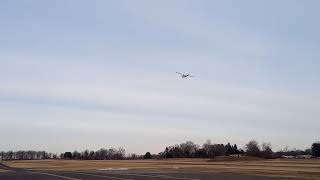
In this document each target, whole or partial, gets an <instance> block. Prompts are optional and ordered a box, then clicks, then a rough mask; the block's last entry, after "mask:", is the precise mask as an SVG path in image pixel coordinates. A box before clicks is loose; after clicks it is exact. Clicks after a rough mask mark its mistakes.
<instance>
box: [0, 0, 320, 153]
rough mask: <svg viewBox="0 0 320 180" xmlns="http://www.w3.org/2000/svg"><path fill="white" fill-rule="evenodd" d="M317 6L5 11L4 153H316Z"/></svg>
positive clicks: (76, 3) (13, 0) (264, 2)
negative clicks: (227, 147) (259, 148)
mask: <svg viewBox="0 0 320 180" xmlns="http://www.w3.org/2000/svg"><path fill="white" fill-rule="evenodd" d="M319 6H320V2H319V1H316V0H314V1H312V0H306V1H300V0H281V1H278V0H277V1H276V0H274V1H272V0H259V1H256V0H250V1H249V0H243V1H236V0H233V1H227V0H226V1H211V0H210V1H204V0H193V1H191V0H184V1H183V0H161V1H160V0H159V1H149V0H148V1H147V0H146V1H139V0H135V1H131V0H127V1H124V0H120V1H119V0H117V1H104V0H101V1H94V0H87V1H84V0H56V1H44V0H2V1H0V115H1V118H0V124H1V126H0V142H1V146H0V149H1V150H11V149H13V150H18V149H35V150H40V149H44V150H48V151H53V152H63V151H66V150H74V149H78V150H83V149H85V148H90V149H98V148H101V147H111V146H113V147H119V146H123V147H125V149H126V150H127V152H129V153H132V152H136V153H144V152H145V151H151V152H152V153H157V152H160V151H161V150H163V149H164V147H165V146H166V145H170V144H176V143H180V142H183V141H185V140H192V141H194V142H196V143H199V144H202V143H203V142H204V141H205V140H206V139H212V141H213V142H216V143H226V142H229V141H230V142H231V143H237V144H238V146H239V147H242V146H244V144H245V143H246V142H248V141H249V140H251V139H252V138H254V139H256V140H258V141H260V142H263V141H265V142H272V144H273V146H274V149H276V150H277V149H280V148H283V147H284V146H287V145H288V146H289V147H291V148H294V147H296V148H301V149H304V148H308V147H309V146H310V145H311V143H312V142H313V141H316V140H319V139H320V135H319V129H320V121H319V118H320V101H319V100H320V96H319V95H320V93H319V92H320V91H319V90H320V81H319V76H320V73H319V68H320V61H319V58H320V46H319V43H320V35H319V32H320V24H319V23H318V21H319V20H318V18H319V17H320V12H319V10H318V8H319ZM175 71H182V72H190V73H193V74H194V75H195V76H196V78H194V79H189V80H182V79H180V78H179V77H178V76H177V75H176V74H175Z"/></svg>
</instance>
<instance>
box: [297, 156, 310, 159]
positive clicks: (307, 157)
mask: <svg viewBox="0 0 320 180" xmlns="http://www.w3.org/2000/svg"><path fill="white" fill-rule="evenodd" d="M296 158H298V159H310V158H312V155H297V156H296Z"/></svg>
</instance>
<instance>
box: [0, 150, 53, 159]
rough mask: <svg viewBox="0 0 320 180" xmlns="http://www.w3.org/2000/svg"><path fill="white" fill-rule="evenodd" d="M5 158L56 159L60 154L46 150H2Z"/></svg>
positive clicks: (1, 155) (0, 154)
mask: <svg viewBox="0 0 320 180" xmlns="http://www.w3.org/2000/svg"><path fill="white" fill-rule="evenodd" d="M0 157H1V159H3V160H35V159H56V158H57V157H58V156H57V154H54V153H48V152H46V151H32V150H30V151H7V152H4V151H2V152H0Z"/></svg>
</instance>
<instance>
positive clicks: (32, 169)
mask: <svg viewBox="0 0 320 180" xmlns="http://www.w3.org/2000/svg"><path fill="white" fill-rule="evenodd" d="M5 164H6V165H7V166H10V167H12V168H16V169H13V170H12V171H11V172H0V179H5V178H7V179H8V178H9V179H19V177H24V178H22V179H28V177H30V179H37V178H40V179H57V178H58V179H59V178H60V179H61V178H62V179H63V178H64V179H74V180H77V179H89V180H91V179H119V180H143V179H159V180H160V179H180V180H196V179H201V180H205V179H230V180H231V179H263V180H264V179H266V180H269V179H270V180H271V179H281V178H280V177H282V178H285V179H289V178H298V179H320V159H308V160H289V159H275V160H242V161H219V160H217V161H215V160H209V159H171V160H124V161H84V160H33V161H6V162H5ZM0 169H4V168H1V166H0ZM20 169H24V170H23V171H21V170H20ZM41 177H43V178H41ZM44 177H46V178H44Z"/></svg>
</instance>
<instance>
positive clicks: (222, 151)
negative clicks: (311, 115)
mask: <svg viewBox="0 0 320 180" xmlns="http://www.w3.org/2000/svg"><path fill="white" fill-rule="evenodd" d="M233 154H237V155H246V156H253V157H261V158H267V159H268V158H279V157H284V156H299V155H310V156H311V155H312V156H314V157H320V142H315V143H313V144H312V146H311V148H310V149H306V150H297V149H292V150H289V149H288V148H285V149H284V150H281V151H277V152H274V151H273V150H272V145H271V143H265V142H264V143H262V144H261V145H260V144H259V143H258V142H257V141H255V140H251V141H249V142H248V143H247V144H246V145H245V147H244V148H243V149H241V148H239V149H238V147H237V145H236V144H234V145H231V144H230V143H227V144H225V145H224V144H215V143H212V142H211V141H210V140H207V142H205V143H204V144H203V145H202V146H200V145H197V144H195V143H193V142H192V141H187V142H185V143H181V144H176V145H173V146H168V147H166V148H165V150H164V151H163V152H161V153H159V156H160V158H214V157H216V156H229V155H233ZM154 157H157V155H154Z"/></svg>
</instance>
